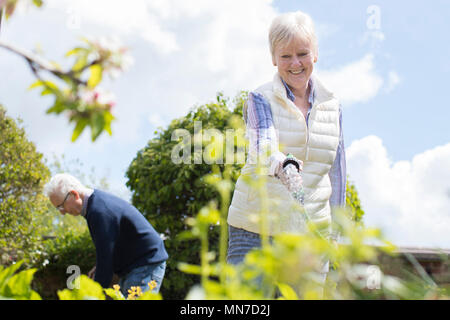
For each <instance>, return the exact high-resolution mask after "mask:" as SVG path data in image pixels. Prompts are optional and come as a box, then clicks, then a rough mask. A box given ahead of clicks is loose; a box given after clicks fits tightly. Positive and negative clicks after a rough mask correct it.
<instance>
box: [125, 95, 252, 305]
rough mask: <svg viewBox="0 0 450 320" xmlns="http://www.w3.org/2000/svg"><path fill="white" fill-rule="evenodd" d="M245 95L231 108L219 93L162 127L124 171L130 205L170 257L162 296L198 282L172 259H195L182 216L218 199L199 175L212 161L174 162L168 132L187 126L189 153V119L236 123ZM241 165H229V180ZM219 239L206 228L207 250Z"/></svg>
mask: <svg viewBox="0 0 450 320" xmlns="http://www.w3.org/2000/svg"><path fill="white" fill-rule="evenodd" d="M245 96H246V95H245V93H242V94H240V95H238V96H237V97H236V98H235V100H234V104H235V106H236V107H235V108H234V110H231V109H230V104H231V102H230V101H229V100H228V99H225V98H224V97H223V96H222V95H221V94H218V95H217V101H216V102H214V103H209V104H206V105H203V106H199V107H198V108H196V109H194V110H192V111H190V112H189V113H188V115H187V116H185V117H183V118H180V119H176V120H173V121H172V122H171V124H170V125H169V126H168V128H167V129H165V130H160V131H159V132H155V134H157V137H156V138H154V139H152V140H150V141H149V142H148V144H147V146H146V147H145V148H143V149H142V150H140V151H139V152H138V154H137V156H136V158H135V159H134V160H133V161H132V162H131V164H130V166H129V168H128V170H127V173H126V176H127V177H128V182H127V186H128V187H129V188H130V189H131V190H132V191H134V193H133V196H132V203H133V205H134V206H135V207H136V208H138V209H139V210H140V211H141V212H142V213H143V214H144V215H145V217H146V218H147V219H148V220H149V221H150V222H151V223H152V225H153V226H154V227H155V229H156V230H158V231H159V232H162V233H164V236H165V237H166V240H165V246H166V249H167V251H168V253H169V260H168V262H167V269H166V276H165V278H164V285H163V286H162V289H161V290H162V295H163V297H164V298H166V299H183V298H184V297H185V296H186V294H187V291H188V289H189V287H191V286H192V285H193V284H194V283H197V282H198V278H197V277H196V276H192V275H187V274H184V273H181V272H180V271H179V270H178V268H177V264H178V262H179V261H184V262H189V263H195V262H197V261H199V252H200V243H199V242H198V241H196V240H190V239H186V238H184V237H180V236H179V235H180V234H182V233H183V232H184V231H187V230H188V229H189V227H188V226H187V225H186V223H185V221H186V219H187V218H189V217H193V216H195V215H196V214H197V213H198V211H199V210H200V209H201V208H202V207H203V206H205V205H206V204H207V203H208V202H209V201H210V200H212V199H218V194H217V193H216V191H215V190H214V189H213V188H212V187H211V186H209V185H207V184H206V183H205V182H204V180H203V176H204V175H206V174H208V173H211V165H209V164H206V163H204V161H202V163H201V164H194V159H191V160H192V161H191V163H190V164H185V163H181V164H175V163H174V162H173V161H172V160H171V154H172V150H173V148H174V147H175V146H176V145H177V144H179V141H172V133H173V132H174V130H176V129H185V130H187V131H189V133H190V134H191V136H192V144H191V147H192V148H191V151H192V153H191V154H194V141H193V137H194V129H195V128H194V122H195V121H201V123H202V126H203V128H202V129H203V130H205V129H208V128H216V129H218V130H220V131H222V132H224V130H226V129H232V128H234V127H236V124H235V123H234V122H235V121H239V120H238V119H241V118H242V105H243V103H244V101H245ZM233 116H234V117H233ZM233 121H234V122H233ZM204 142H205V143H206V144H208V143H209V141H204ZM221 166H222V167H223V165H221ZM241 167H242V165H239V164H236V165H233V168H234V171H233V177H234V181H236V179H237V177H238V175H239V169H240V168H241ZM218 239H219V233H218V228H217V227H211V235H210V246H211V248H212V249H217V248H218V245H217V244H218Z"/></svg>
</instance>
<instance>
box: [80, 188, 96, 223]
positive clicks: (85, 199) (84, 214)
mask: <svg viewBox="0 0 450 320" xmlns="http://www.w3.org/2000/svg"><path fill="white" fill-rule="evenodd" d="M93 192H94V190H90V191H88V192H87V193H86V194H85V195H84V196H83V209H82V210H81V215H82V216H83V217H86V213H87V212H86V209H87V204H88V201H89V197H90V196H91V194H92V193H93Z"/></svg>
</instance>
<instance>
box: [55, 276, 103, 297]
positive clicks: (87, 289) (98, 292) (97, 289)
mask: <svg viewBox="0 0 450 320" xmlns="http://www.w3.org/2000/svg"><path fill="white" fill-rule="evenodd" d="M58 297H59V299H60V300H105V295H104V294H103V288H102V286H101V285H100V284H98V283H97V282H95V281H94V280H92V279H90V278H89V277H87V276H86V275H81V276H80V287H79V288H78V289H73V290H69V289H65V290H62V291H58Z"/></svg>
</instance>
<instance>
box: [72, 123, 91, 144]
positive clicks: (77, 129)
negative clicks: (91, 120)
mask: <svg viewBox="0 0 450 320" xmlns="http://www.w3.org/2000/svg"><path fill="white" fill-rule="evenodd" d="M87 124H88V121H87V120H86V119H80V120H78V122H77V125H76V126H75V129H74V130H73V133H72V139H71V140H72V142H75V141H76V140H77V139H78V137H79V136H80V134H81V133H82V132H83V130H84V128H85V127H86V125H87Z"/></svg>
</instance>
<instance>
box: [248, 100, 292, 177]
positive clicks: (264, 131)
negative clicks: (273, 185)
mask: <svg viewBox="0 0 450 320" xmlns="http://www.w3.org/2000/svg"><path fill="white" fill-rule="evenodd" d="M244 120H245V123H246V126H247V131H246V132H247V138H248V140H249V152H248V157H249V159H248V161H249V162H250V163H252V164H257V163H258V161H259V162H260V164H262V165H265V166H267V167H268V169H269V175H271V176H273V175H274V174H275V170H276V168H277V167H278V165H279V164H280V163H281V162H283V161H284V159H286V156H285V155H284V154H283V153H282V152H280V151H279V145H278V136H277V132H276V130H275V127H274V125H273V118H272V110H271V109H270V104H269V103H268V102H267V100H266V99H265V98H264V97H263V96H262V95H261V94H260V93H255V92H250V93H249V97H248V100H247V106H246V109H245V111H244Z"/></svg>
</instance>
